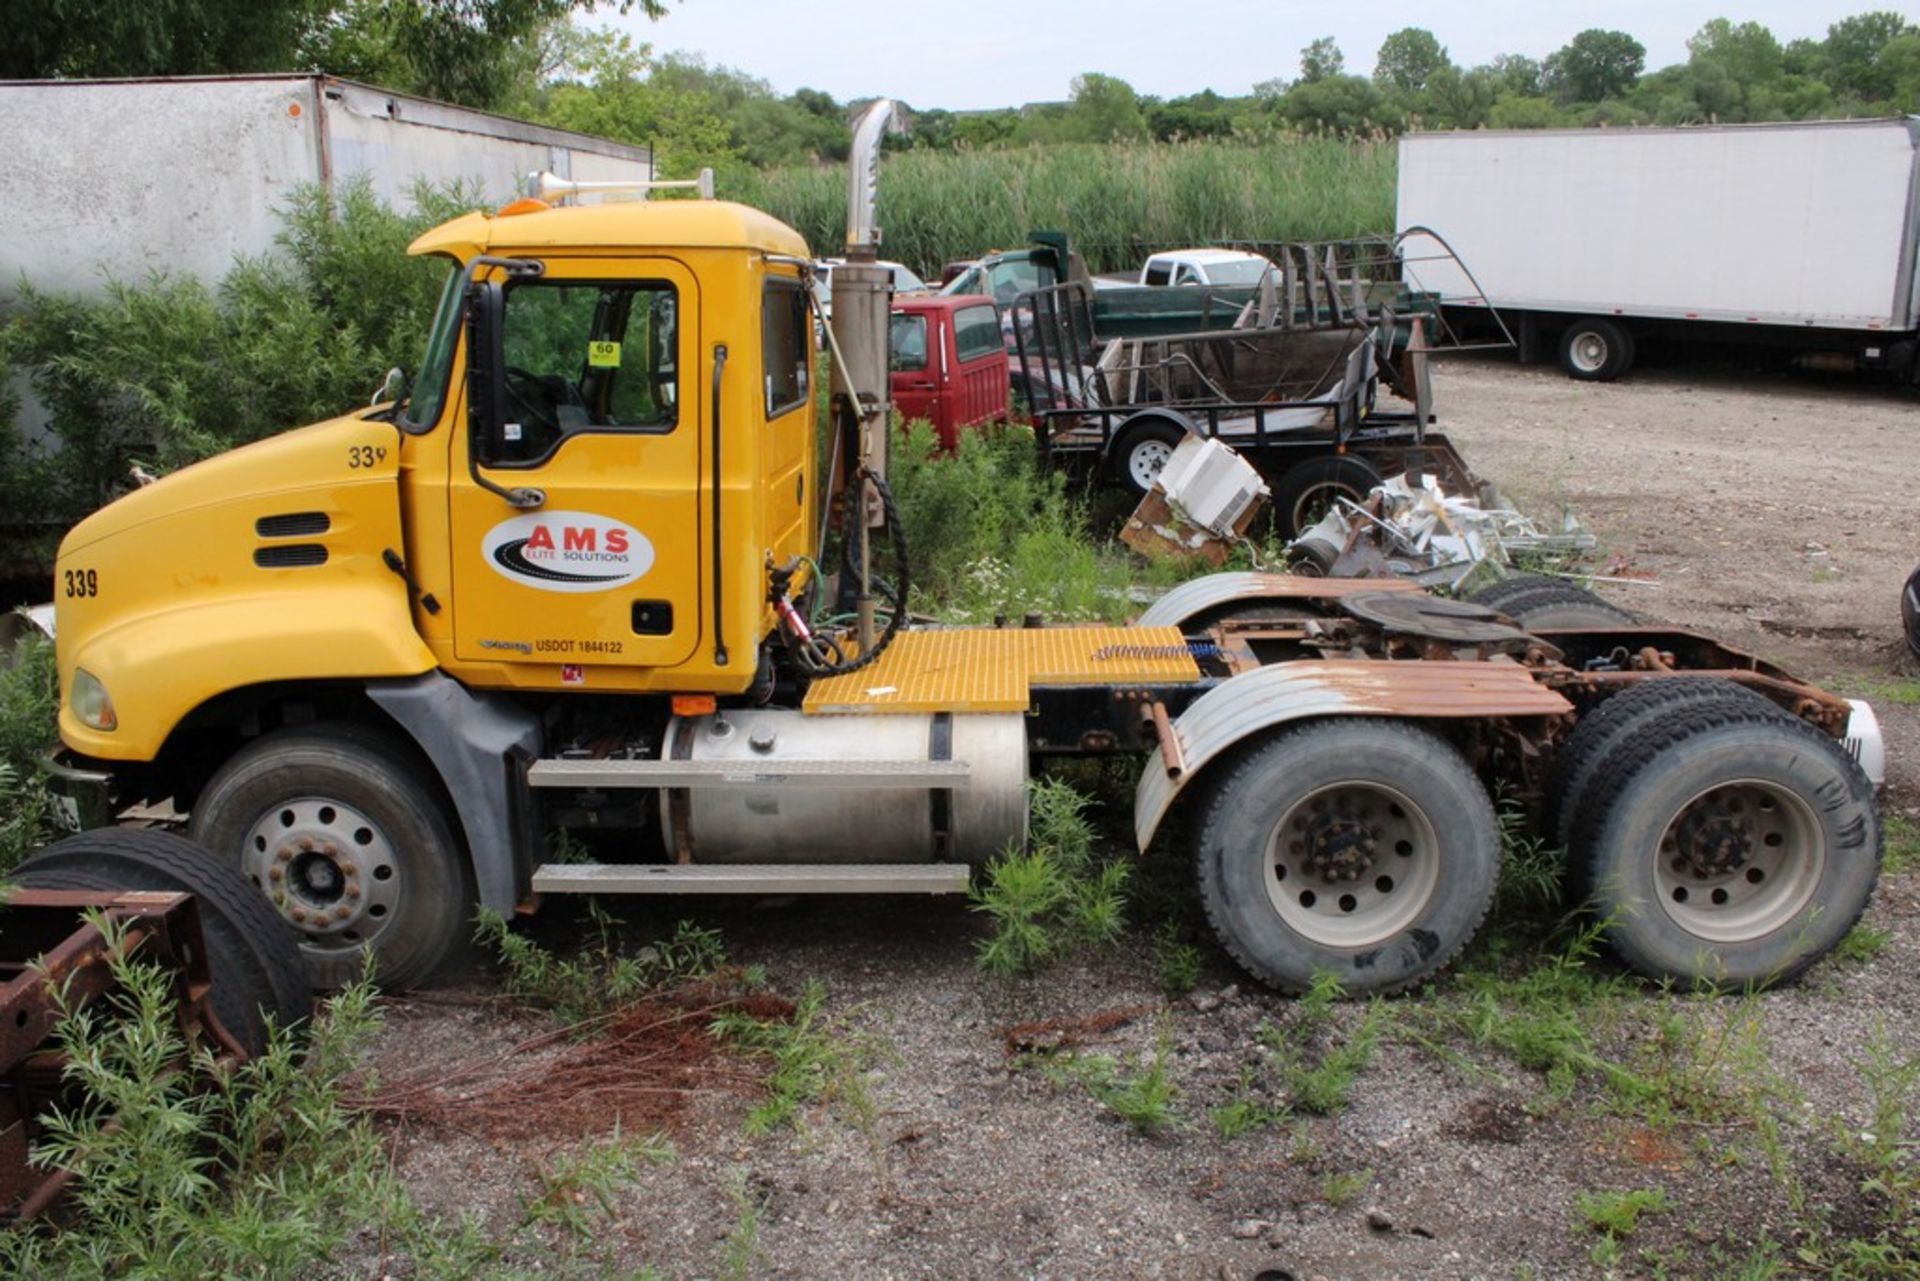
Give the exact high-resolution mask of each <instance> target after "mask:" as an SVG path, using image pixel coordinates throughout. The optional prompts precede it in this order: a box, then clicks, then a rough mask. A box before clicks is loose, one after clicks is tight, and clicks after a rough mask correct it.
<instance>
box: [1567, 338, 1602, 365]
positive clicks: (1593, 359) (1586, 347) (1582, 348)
mask: <svg viewBox="0 0 1920 1281" xmlns="http://www.w3.org/2000/svg"><path fill="white" fill-rule="evenodd" d="M1568 352H1569V354H1570V355H1571V357H1572V359H1573V364H1574V368H1576V369H1578V370H1580V372H1582V373H1586V374H1597V373H1599V372H1600V369H1601V367H1602V366H1603V365H1605V364H1606V363H1607V340H1606V339H1605V338H1604V337H1602V336H1601V335H1600V334H1597V333H1595V332H1593V331H1592V330H1591V329H1589V330H1588V331H1586V332H1585V333H1582V334H1576V335H1575V336H1574V339H1573V342H1572V344H1571V345H1570V346H1569V348H1568Z"/></svg>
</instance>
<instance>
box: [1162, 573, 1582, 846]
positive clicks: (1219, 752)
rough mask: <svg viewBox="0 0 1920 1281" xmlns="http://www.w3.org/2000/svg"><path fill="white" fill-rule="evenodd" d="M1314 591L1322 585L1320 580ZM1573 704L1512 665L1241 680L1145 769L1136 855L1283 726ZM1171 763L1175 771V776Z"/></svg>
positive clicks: (1354, 665)
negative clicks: (1180, 805) (1224, 769)
mask: <svg viewBox="0 0 1920 1281" xmlns="http://www.w3.org/2000/svg"><path fill="white" fill-rule="evenodd" d="M1315 581H1318V580H1315ZM1572 710H1573V704H1571V703H1569V702H1568V701H1567V700H1566V699H1564V698H1562V697H1561V696H1560V695H1559V694H1557V693H1555V692H1554V691H1553V690H1551V689H1548V688H1547V687H1546V686H1544V685H1542V684H1540V683H1539V682H1537V681H1535V680H1534V678H1533V677H1532V675H1530V674H1529V673H1528V671H1527V670H1526V669H1525V668H1523V667H1520V666H1518V665H1516V664H1510V663H1498V662H1489V663H1479V662H1380V661H1373V660H1367V659H1330V660H1326V661H1306V662H1293V663H1277V664H1275V665H1274V666H1272V667H1262V668H1259V669H1258V670H1256V671H1251V672H1243V673H1241V674H1240V675H1238V676H1235V677H1233V678H1231V679H1230V680H1225V681H1222V682H1221V683H1220V684H1218V685H1216V686H1214V687H1213V688H1212V689H1210V690H1208V691H1207V692H1206V693H1205V694H1202V695H1201V696H1200V697H1199V698H1197V699H1195V700H1194V702H1193V704H1192V705H1191V706H1189V707H1188V708H1187V710H1186V711H1184V712H1182V713H1181V714H1180V715H1179V716H1178V717H1177V718H1176V719H1175V720H1174V721H1173V722H1172V730H1173V736H1174V740H1175V744H1176V745H1177V747H1178V749H1179V750H1178V751H1177V752H1172V753H1169V752H1166V751H1164V750H1163V751H1162V752H1160V753H1157V754H1155V755H1153V756H1151V757H1149V759H1148V763H1147V767H1146V769H1145V771H1144V772H1142V773H1141V775H1140V784H1139V787H1138V788H1137V789H1136V790H1135V792H1134V798H1133V832H1134V839H1135V840H1136V841H1137V842H1138V844H1139V848H1140V851H1141V852H1142V853H1145V852H1146V850H1147V847H1148V846H1149V845H1151V844H1152V843H1153V837H1154V833H1155V832H1157V831H1159V830H1160V824H1161V822H1162V820H1164V819H1165V818H1166V816H1167V813H1168V811H1169V810H1171V809H1172V808H1173V805H1174V802H1175V801H1177V800H1178V799H1179V798H1180V797H1181V796H1182V795H1183V794H1184V793H1185V792H1186V791H1187V790H1188V788H1189V787H1190V786H1191V785H1192V784H1193V783H1194V782H1195V781H1196V780H1197V779H1200V778H1202V777H1204V776H1207V774H1208V766H1209V765H1211V764H1212V763H1213V762H1215V761H1216V760H1218V759H1219V758H1220V757H1222V756H1223V755H1227V754H1229V753H1230V752H1231V751H1232V750H1233V749H1234V748H1236V747H1238V746H1240V745H1241V744H1243V743H1247V742H1249V741H1252V740H1256V739H1259V738H1261V737H1263V736H1264V735H1266V734H1268V733H1271V732H1272V731H1273V730H1275V729H1278V728H1280V727H1281V726H1284V725H1290V724H1293V723H1294V722H1296V721H1303V720H1311V719H1316V718H1319V717H1323V716H1389V717H1407V718H1412V719H1420V720H1435V719H1437V720H1484V719H1487V718H1490V717H1508V716H1560V715H1564V714H1566V713H1568V712H1571V711H1572ZM1169 759H1171V760H1173V761H1176V762H1178V763H1179V769H1178V772H1177V773H1176V772H1175V770H1174V769H1173V768H1171V767H1170V766H1169V764H1168V761H1169Z"/></svg>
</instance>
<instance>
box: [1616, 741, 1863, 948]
mask: <svg viewBox="0 0 1920 1281" xmlns="http://www.w3.org/2000/svg"><path fill="white" fill-rule="evenodd" d="M1828 857H1829V851H1828V849H1827V838H1826V831H1825V829H1824V828H1822V827H1821V825H1820V820H1819V818H1818V817H1817V816H1816V815H1815V814H1814V812H1813V809H1812V807H1811V806H1809V805H1808V804H1807V803H1806V802H1805V801H1804V800H1802V799H1801V798H1800V797H1799V796H1798V795H1796V794H1795V793H1794V792H1793V791H1791V790H1790V789H1788V788H1785V787H1781V786H1780V785H1779V784H1777V783H1769V782H1764V781H1762V780H1760V779H1751V778H1743V779H1734V780H1732V781H1730V782H1726V783H1721V784H1718V785H1716V786H1714V787H1710V788H1707V789H1706V790H1704V791H1702V792H1699V793H1697V794H1695V795H1694V796H1693V797H1692V799H1690V800H1688V801H1687V803H1686V804H1685V805H1682V806H1681V807H1680V808H1679V810H1677V811H1676V812H1675V813H1674V816H1673V818H1672V819H1671V820H1670V821H1669V822H1668V823H1667V825H1666V827H1665V828H1664V829H1663V830H1662V831H1661V833H1660V846H1659V849H1658V850H1657V851H1656V855H1655V862H1654V874H1653V880H1654V889H1655V898H1656V899H1657V900H1658V901H1659V903H1660V906H1661V908H1662V909H1663V910H1664V911H1665V912H1666V914H1667V916H1668V918H1669V919H1671V920H1672V921H1673V923H1674V924H1675V925H1678V926H1679V927H1680V928H1681V929H1683V930H1685V931H1686V932H1687V933H1689V934H1691V935H1693V936H1694V937H1696V938H1699V939H1702V940H1704V941H1706V942H1708V943H1748V942H1752V941H1753V940H1755V939H1759V938H1764V937H1766V936H1767V935H1769V934H1772V933H1774V932H1775V931H1777V930H1779V929H1781V928H1782V927H1784V926H1786V925H1788V924H1790V923H1791V922H1792V921H1793V920H1794V919H1795V918H1797V917H1798V916H1799V915H1800V913H1801V912H1802V911H1803V910H1804V909H1805V908H1806V906H1807V904H1808V903H1810V902H1812V901H1813V895H1814V891H1815V890H1816V889H1818V888H1819V885H1820V880H1821V877H1823V876H1824V875H1825V874H1826V870H1827V860H1828Z"/></svg>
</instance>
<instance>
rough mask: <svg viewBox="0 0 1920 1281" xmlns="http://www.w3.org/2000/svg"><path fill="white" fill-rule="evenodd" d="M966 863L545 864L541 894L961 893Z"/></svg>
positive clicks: (538, 884) (967, 875)
mask: <svg viewBox="0 0 1920 1281" xmlns="http://www.w3.org/2000/svg"><path fill="white" fill-rule="evenodd" d="M972 876H973V869H972V868H971V867H969V866H967V865H966V864H965V863H800V864H784V863H546V864H543V865H542V866H540V867H539V868H537V869H535V871H534V873H533V888H534V890H535V892H537V893H540V894H963V893H965V892H966V890H967V886H968V885H969V883H970V882H971V880H972Z"/></svg>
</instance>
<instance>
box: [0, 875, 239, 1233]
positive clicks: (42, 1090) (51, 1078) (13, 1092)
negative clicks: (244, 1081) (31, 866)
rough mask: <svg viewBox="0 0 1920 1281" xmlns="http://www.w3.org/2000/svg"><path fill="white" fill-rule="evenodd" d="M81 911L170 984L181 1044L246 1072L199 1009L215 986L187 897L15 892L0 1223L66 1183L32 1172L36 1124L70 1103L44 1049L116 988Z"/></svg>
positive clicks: (2, 1003)
mask: <svg viewBox="0 0 1920 1281" xmlns="http://www.w3.org/2000/svg"><path fill="white" fill-rule="evenodd" d="M89 909H91V910H94V911H97V912H99V913H100V914H101V915H102V917H103V918H104V919H105V920H106V921H107V922H109V923H111V924H112V925H113V926H116V927H120V928H117V929H115V930H114V932H115V933H120V932H121V929H124V934H123V940H124V942H123V944H122V946H121V948H120V952H119V954H123V955H125V956H128V957H134V958H138V959H140V960H144V961H148V962H151V963H153V964H156V965H158V966H160V967H161V968H162V969H163V970H165V971H167V972H168V973H169V974H170V975H171V976H172V983H173V997H174V1008H175V1011H176V1017H177V1019H178V1024H179V1031H180V1035H181V1037H182V1039H183V1040H184V1042H185V1043H186V1044H187V1045H189V1046H207V1047H209V1048H211V1049H212V1051H213V1054H214V1057H215V1059H216V1061H218V1062H220V1063H222V1064H226V1065H232V1064H237V1063H241V1062H244V1061H245V1060H246V1058H247V1053H246V1050H245V1049H244V1048H242V1046H241V1045H240V1043H239V1042H238V1041H236V1040H235V1039H234V1038H233V1036H232V1034H231V1033H229V1032H228V1031H227V1030H226V1029H225V1028H224V1027H222V1026H221V1025H220V1021H219V1019H218V1018H217V1017H215V1015H214V1013H213V1007H212V1005H211V1004H210V1003H209V1002H208V999H207V998H208V993H209V991H210V989H211V987H212V979H211V975H210V973H209V971H208V967H207V952H206V941H205V937H204V935H203V934H202V932H201V928H200V914H199V909H198V908H197V907H196V906H195V904H194V901H193V898H192V896H191V895H187V894H172V893H158V892H148V891H126V892H121V893H102V892H99V891H93V890H25V889H23V890H15V891H13V892H12V893H11V894H10V895H8V896H7V897H6V899H5V902H4V906H0V922H4V924H3V925H0V946H4V947H6V948H22V947H24V948H32V949H33V951H32V952H31V953H27V954H4V953H0V1225H3V1224H5V1223H8V1222H19V1221H21V1220H25V1219H31V1218H34V1217H35V1216H37V1215H40V1214H43V1213H45V1212H46V1211H47V1210H48V1208H49V1207H51V1206H52V1205H53V1204H54V1203H55V1202H57V1201H58V1200H59V1198H60V1195H61V1194H62V1193H63V1192H64V1191H65V1190H66V1188H67V1185H68V1184H69V1183H71V1182H72V1179H73V1173H72V1171H70V1170H51V1171H43V1170H39V1169H36V1168H35V1167H34V1166H32V1165H31V1164H30V1163H29V1156H30V1153H31V1151H32V1147H33V1143H34V1141H35V1138H36V1137H37V1134H38V1130H39V1117H40V1116H42V1115H44V1114H45V1112H46V1111H47V1109H48V1108H49V1107H52V1106H54V1105H57V1104H60V1103H62V1102H67V1101H69V1100H68V1099H67V1095H68V1093H69V1091H70V1088H71V1087H70V1085H69V1083H68V1082H67V1081H66V1080H65V1079H64V1077H65V1073H64V1068H65V1066H66V1064H65V1060H64V1058H63V1057H62V1056H61V1054H60V1052H59V1051H58V1050H57V1049H54V1048H52V1047H51V1046H49V1045H48V1040H49V1038H50V1037H51V1036H52V1034H53V1030H54V1028H55V1027H56V1026H57V1025H58V1024H59V1022H60V1019H61V1017H62V1015H63V1012H64V1011H65V1010H79V1009H85V1008H87V1007H89V1006H93V1005H95V1004H97V1003H99V1002H100V1001H102V1000H105V999H107V998H108V997H110V996H111V995H112V994H113V993H114V992H115V991H116V990H117V988H118V985H117V984H116V983H115V981H114V977H113V972H112V966H111V962H112V961H113V960H114V959H115V956H116V949H115V947H114V945H113V943H112V942H111V941H110V940H109V938H108V936H107V934H106V933H104V932H103V931H102V930H101V928H100V927H99V926H98V925H96V924H95V923H94V922H93V921H91V920H87V919H84V917H83V915H82V914H83V913H85V912H86V911H88V910H89Z"/></svg>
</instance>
